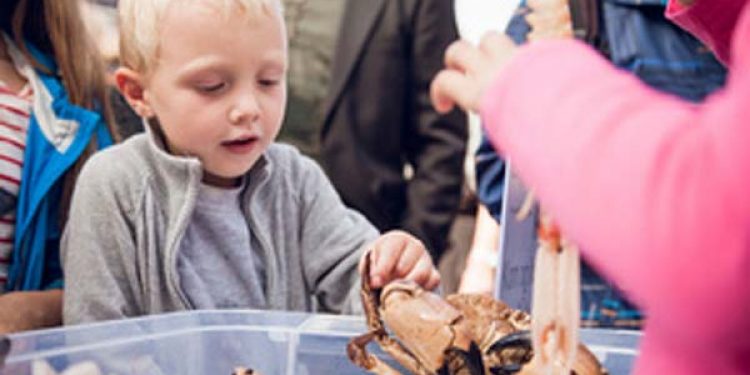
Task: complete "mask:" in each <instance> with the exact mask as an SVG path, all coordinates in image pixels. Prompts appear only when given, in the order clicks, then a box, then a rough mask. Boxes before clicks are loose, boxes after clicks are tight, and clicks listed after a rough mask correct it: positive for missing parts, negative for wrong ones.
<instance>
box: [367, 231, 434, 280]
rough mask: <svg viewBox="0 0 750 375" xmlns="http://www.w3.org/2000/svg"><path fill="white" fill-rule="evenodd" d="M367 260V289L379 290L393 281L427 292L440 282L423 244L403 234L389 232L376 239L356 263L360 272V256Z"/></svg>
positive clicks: (400, 232)
mask: <svg viewBox="0 0 750 375" xmlns="http://www.w3.org/2000/svg"><path fill="white" fill-rule="evenodd" d="M366 256H369V257H370V287H371V288H373V289H377V288H381V287H383V286H384V285H385V284H388V283H389V282H391V281H392V280H395V279H407V280H412V281H414V282H416V283H417V284H419V285H421V286H422V287H423V288H425V289H427V290H432V289H435V288H436V287H437V286H438V284H439V283H440V274H439V273H438V271H437V269H435V266H434V265H433V264H432V258H431V257H430V254H429V253H428V252H427V249H425V247H424V244H422V242H421V241H419V240H418V239H416V238H415V237H414V236H412V235H410V234H408V233H406V232H403V231H391V232H388V233H386V234H384V235H382V236H380V237H379V238H378V239H377V240H375V242H374V243H373V244H372V245H371V249H370V250H369V251H368V252H366V253H365V255H364V256H363V257H362V260H360V262H359V272H360V273H361V272H362V269H363V264H364V262H363V260H364V257H366Z"/></svg>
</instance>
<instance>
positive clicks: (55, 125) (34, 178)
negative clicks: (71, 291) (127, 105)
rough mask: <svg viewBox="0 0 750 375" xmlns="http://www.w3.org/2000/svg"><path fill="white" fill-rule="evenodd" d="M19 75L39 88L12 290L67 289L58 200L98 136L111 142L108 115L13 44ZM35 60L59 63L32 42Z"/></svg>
mask: <svg viewBox="0 0 750 375" xmlns="http://www.w3.org/2000/svg"><path fill="white" fill-rule="evenodd" d="M9 49H10V50H11V56H12V58H13V60H14V61H15V62H16V65H17V66H19V65H20V66H21V71H20V73H21V74H22V75H23V76H25V78H26V79H27V80H28V82H29V84H30V85H31V87H32V89H33V90H34V99H33V100H34V101H33V107H32V113H31V119H30V122H29V128H28V131H27V135H26V150H25V152H24V160H23V169H22V171H21V186H20V190H19V194H18V203H17V208H16V229H15V243H14V249H13V253H12V263H11V265H10V270H9V275H8V283H7V286H6V288H7V289H8V290H44V289H53V288H62V269H61V267H60V255H59V241H60V235H61V232H62V231H61V228H60V222H59V221H60V212H59V203H60V199H61V193H62V183H63V180H64V176H65V172H67V171H68V170H69V169H70V168H71V167H72V166H73V164H75V162H76V161H77V160H78V158H79V157H80V156H81V154H82V153H83V151H84V150H85V149H86V146H87V145H88V144H89V143H90V141H91V139H92V137H93V136H96V139H97V143H98V145H99V147H100V148H101V147H106V146H109V145H110V144H111V143H112V137H111V135H110V133H109V130H108V128H107V126H106V124H105V122H104V119H103V117H102V116H101V115H100V114H99V113H96V112H93V111H90V110H87V109H84V108H81V107H79V106H75V105H73V104H71V103H70V102H69V101H68V96H67V93H66V92H65V89H64V87H63V86H62V84H61V82H60V81H59V80H58V79H57V77H55V76H52V75H49V74H45V73H43V72H41V71H38V70H36V69H34V68H32V67H31V66H30V65H29V64H28V62H26V61H25V59H24V57H23V56H22V55H21V54H20V52H19V51H18V50H17V49H15V48H14V47H11V48H9ZM29 50H30V52H31V53H32V55H33V56H34V58H35V59H36V60H37V61H38V62H40V63H41V64H42V65H44V66H45V67H46V68H48V69H49V71H51V72H55V71H57V67H56V65H55V63H54V61H53V60H52V59H51V58H49V57H48V56H45V55H43V54H42V53H41V52H39V51H38V50H37V49H35V48H34V47H32V46H29Z"/></svg>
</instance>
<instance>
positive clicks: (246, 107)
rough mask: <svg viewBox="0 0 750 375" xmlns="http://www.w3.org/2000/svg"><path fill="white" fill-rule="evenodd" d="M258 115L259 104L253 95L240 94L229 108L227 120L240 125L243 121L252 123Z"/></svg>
mask: <svg viewBox="0 0 750 375" xmlns="http://www.w3.org/2000/svg"><path fill="white" fill-rule="evenodd" d="M258 117H260V106H259V105H258V101H257V100H256V99H255V96H254V95H244V96H242V97H241V98H240V99H239V100H238V101H237V102H236V103H235V105H234V106H232V108H231V109H230V110H229V122H231V123H232V124H235V125H241V124H243V123H245V122H250V123H253V122H255V121H256V120H257V119H258Z"/></svg>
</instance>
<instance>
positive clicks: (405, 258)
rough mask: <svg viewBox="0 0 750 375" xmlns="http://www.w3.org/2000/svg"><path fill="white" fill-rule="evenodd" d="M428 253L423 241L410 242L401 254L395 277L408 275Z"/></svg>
mask: <svg viewBox="0 0 750 375" xmlns="http://www.w3.org/2000/svg"><path fill="white" fill-rule="evenodd" d="M426 251H427V250H425V248H424V245H423V244H422V242H421V241H419V240H416V239H413V240H411V241H409V243H407V244H406V247H405V248H404V251H403V252H402V253H401V256H400V259H399V261H398V265H396V274H395V276H396V277H399V278H401V277H404V276H406V275H408V274H409V272H410V271H411V270H412V268H414V266H415V265H416V264H417V262H418V261H419V258H420V257H421V256H422V254H423V253H425V252H426Z"/></svg>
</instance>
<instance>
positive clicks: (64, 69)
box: [0, 0, 117, 333]
mask: <svg viewBox="0 0 750 375" xmlns="http://www.w3.org/2000/svg"><path fill="white" fill-rule="evenodd" d="M78 6H79V4H78V2H77V1H67V0H64V1H61V0H5V1H3V2H2V3H0V28H2V32H0V289H2V290H4V291H5V293H4V294H2V295H1V296H0V333H7V332H16V331H22V330H29V329H35V328H42V327H49V326H55V325H59V324H60V323H61V321H62V287H63V279H62V276H63V275H62V270H61V267H60V262H59V255H58V249H59V241H60V233H61V231H62V228H63V227H64V226H65V224H66V222H67V210H68V207H69V202H70V195H71V192H72V190H73V185H74V183H75V181H76V178H77V176H78V172H79V171H80V168H81V167H82V165H83V164H84V163H85V162H86V160H87V159H88V158H89V156H90V155H91V154H92V153H93V152H94V151H96V150H97V149H98V148H101V147H104V146H107V145H109V144H110V143H111V142H112V138H113V137H115V139H116V137H117V132H116V129H115V128H114V124H113V122H112V121H109V120H110V119H111V117H110V116H109V115H108V113H109V112H108V102H107V100H106V98H107V95H108V92H107V89H106V86H105V83H104V73H105V70H104V65H103V63H102V60H101V58H100V56H99V54H98V51H97V49H96V47H95V46H94V44H93V43H92V42H91V40H90V39H89V37H88V35H87V34H86V32H85V28H84V26H83V22H82V20H81V17H80V13H79V8H78Z"/></svg>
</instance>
